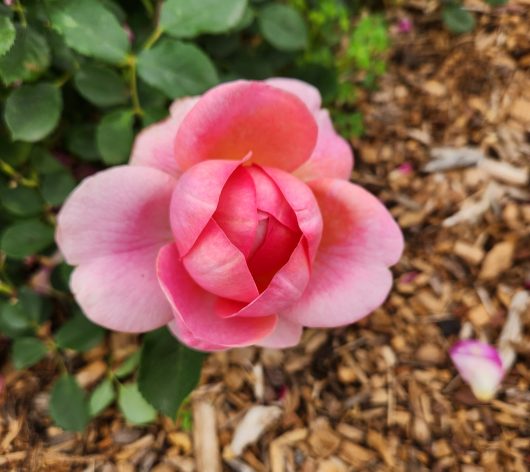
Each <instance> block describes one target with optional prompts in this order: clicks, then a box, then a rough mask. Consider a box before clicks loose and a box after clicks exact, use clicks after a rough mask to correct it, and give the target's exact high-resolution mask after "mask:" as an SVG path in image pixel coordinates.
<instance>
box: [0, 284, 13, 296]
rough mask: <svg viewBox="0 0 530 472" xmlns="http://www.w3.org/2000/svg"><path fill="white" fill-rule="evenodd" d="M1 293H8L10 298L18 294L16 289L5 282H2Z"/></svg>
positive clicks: (0, 285)
mask: <svg viewBox="0 0 530 472" xmlns="http://www.w3.org/2000/svg"><path fill="white" fill-rule="evenodd" d="M0 293H1V294H4V295H7V296H8V297H10V298H11V297H14V296H15V294H16V292H15V289H14V288H13V287H11V285H8V284H6V283H4V282H0Z"/></svg>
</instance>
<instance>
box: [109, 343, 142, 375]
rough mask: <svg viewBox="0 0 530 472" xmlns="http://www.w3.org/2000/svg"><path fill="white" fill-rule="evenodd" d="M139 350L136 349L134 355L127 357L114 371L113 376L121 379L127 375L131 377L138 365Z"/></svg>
mask: <svg viewBox="0 0 530 472" xmlns="http://www.w3.org/2000/svg"><path fill="white" fill-rule="evenodd" d="M141 352H142V351H141V350H140V349H138V351H136V352H135V353H134V354H132V355H131V356H129V357H128V358H127V359H126V360H125V361H124V362H122V364H121V365H120V366H119V367H118V368H117V369H116V370H115V371H114V375H115V376H116V377H117V378H119V379H123V378H124V377H127V376H128V375H131V374H132V373H133V371H134V369H136V367H137V366H138V364H139V363H140V356H141Z"/></svg>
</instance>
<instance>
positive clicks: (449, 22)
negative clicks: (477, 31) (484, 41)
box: [442, 4, 475, 34]
mask: <svg viewBox="0 0 530 472" xmlns="http://www.w3.org/2000/svg"><path fill="white" fill-rule="evenodd" d="M442 20H443V22H444V24H445V26H446V28H447V29H448V30H449V31H451V32H452V33H457V34H460V33H469V32H470V31H473V29H474V28H475V17H474V16H473V15H472V14H471V13H470V12H469V11H468V10H466V9H464V8H463V7H462V6H460V5H457V4H448V5H446V6H445V7H444V8H443V9H442Z"/></svg>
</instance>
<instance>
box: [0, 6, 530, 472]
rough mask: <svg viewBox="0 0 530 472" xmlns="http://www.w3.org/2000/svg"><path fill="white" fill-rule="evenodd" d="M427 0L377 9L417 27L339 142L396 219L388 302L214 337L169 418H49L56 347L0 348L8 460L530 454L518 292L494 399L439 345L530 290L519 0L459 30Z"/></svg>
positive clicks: (525, 464)
mask: <svg viewBox="0 0 530 472" xmlns="http://www.w3.org/2000/svg"><path fill="white" fill-rule="evenodd" d="M436 5H437V4H436V2H432V1H424V0H412V1H406V2H405V3H404V6H402V7H401V8H400V9H399V10H394V11H392V12H391V13H389V21H391V22H394V23H395V22H397V21H398V20H399V19H400V18H403V17H407V18H410V19H412V20H413V23H414V28H413V30H412V31H411V32H410V33H399V32H397V31H395V32H394V46H393V49H392V52H391V55H390V66H389V73H388V74H387V75H386V77H385V78H384V79H383V80H382V82H381V87H380V89H379V90H378V91H377V92H375V93H372V94H366V96H363V97H361V109H362V112H363V114H364V115H365V125H366V135H365V136H364V137H363V138H362V139H360V140H355V141H354V142H353V145H354V148H355V150H356V170H355V172H354V178H353V180H354V181H355V182H358V183H361V184H362V185H364V186H365V187H367V188H368V189H369V190H371V191H373V192H374V193H376V194H377V195H379V196H380V198H382V199H383V200H384V201H385V203H386V204H387V205H388V207H389V208H390V209H391V211H392V213H393V214H394V215H395V217H396V218H397V220H398V221H399V223H400V225H401V226H402V227H403V228H404V231H405V235H406V241H407V248H406V252H405V254H404V256H403V258H402V260H401V262H400V263H399V264H398V265H397V266H396V267H395V268H394V274H395V280H396V283H395V287H394V290H393V292H392V293H391V295H390V296H389V298H388V300H387V302H386V303H385V305H384V306H383V307H382V308H380V309H378V310H376V312H375V313H374V314H373V315H372V316H370V317H368V318H366V319H365V320H363V321H361V322H360V323H358V324H356V325H354V326H349V327H346V328H342V329H335V330H327V331H326V330H308V331H307V332H306V333H305V336H304V339H303V342H302V343H301V345H300V346H299V347H297V348H295V349H290V350H285V351H274V350H266V349H265V350H263V349H255V348H249V349H240V350H234V351H231V352H225V353H219V354H214V355H211V356H210V357H209V359H208V361H207V363H206V365H205V368H204V371H203V376H202V381H201V387H200V388H199V389H198V390H197V391H196V392H195V393H194V395H193V397H192V400H191V402H190V404H189V405H188V406H187V407H186V408H185V409H184V412H183V415H182V417H181V419H180V420H179V421H178V422H177V423H176V424H175V423H174V422H172V421H169V420H167V419H160V420H159V422H158V423H157V424H156V425H151V426H147V427H133V426H129V425H126V424H125V423H124V420H123V418H122V416H121V415H120V413H119V412H118V411H117V410H116V409H114V408H110V409H109V410H108V411H107V412H106V413H105V414H104V415H102V416H101V418H99V419H98V420H96V421H93V422H92V423H91V425H90V426H89V428H88V431H87V432H86V433H85V434H84V435H80V434H73V433H67V432H63V431H62V430H60V429H59V428H57V427H54V426H52V425H51V423H50V421H49V420H48V419H47V417H46V404H47V401H48V393H47V392H48V390H49V383H50V380H51V379H52V377H53V375H54V374H55V370H54V369H55V367H54V366H53V365H47V363H46V362H43V363H41V364H40V365H39V366H38V367H36V368H33V369H32V370H31V371H30V372H23V373H17V372H14V371H13V370H12V369H11V368H10V367H9V366H4V367H3V371H2V373H3V375H4V377H5V378H6V382H7V386H6V389H4V390H5V391H7V395H5V394H4V395H3V397H2V400H1V403H0V405H1V406H0V408H1V410H0V411H1V412H2V417H1V418H0V468H1V469H2V470H31V471H36V470H54V471H62V470H83V471H93V470H98V471H104V472H113V471H119V472H126V471H127V472H128V471H134V470H138V471H150V470H152V471H156V472H170V471H182V472H191V471H196V470H197V471H206V472H217V471H221V470H233V471H236V472H247V471H248V472H250V471H257V472H265V471H269V470H270V471H273V472H280V471H285V472H290V471H301V472H343V471H462V472H481V471H484V472H497V471H498V472H510V471H514V472H525V471H528V470H530V389H529V385H530V312H529V310H526V312H524V313H523V315H522V320H523V331H522V340H521V342H519V343H518V344H517V345H516V346H515V350H516V352H517V354H518V357H517V360H516V363H515V364H514V366H513V368H512V369H511V371H510V373H509V374H508V376H507V377H506V379H505V381H504V382H503V384H502V387H501V389H500V391H499V393H498V395H497V398H496V399H495V400H494V401H492V402H490V403H487V404H482V403H480V402H478V401H477V400H476V399H475V398H474V397H473V395H472V394H471V392H470V390H469V388H468V387H467V386H466V385H465V384H464V383H463V382H462V381H461V379H460V378H459V377H458V376H457V375H456V371H455V368H454V366H453V365H452V364H451V362H450V360H449V358H448V355H447V350H448V347H449V346H450V345H451V344H452V343H453V342H455V341H456V340H457V339H458V337H459V335H460V334H462V333H466V335H469V334H472V335H473V336H476V337H479V338H481V339H487V340H489V341H490V342H495V341H496V339H497V337H498V334H499V332H500V329H501V328H502V325H503V322H504V320H505V318H506V314H507V312H508V309H509V306H510V303H511V299H512V297H513V295H514V294H515V293H517V292H518V291H521V290H525V289H526V290H530V190H529V185H528V173H529V168H530V1H529V0H514V1H512V2H510V3H509V5H507V6H504V7H500V8H496V9H491V8H490V7H487V6H485V4H483V3H482V2H469V3H467V5H468V6H469V7H470V8H471V9H472V10H474V11H475V12H476V13H477V17H478V25H477V29H476V31H475V33H473V34H471V35H464V36H458V37H454V36H451V35H449V34H448V33H447V32H445V31H444V30H443V29H442V28H441V27H440V23H439V20H438V18H439V16H438V15H437V14H436V13H435V12H434V8H435V7H436ZM464 164H465V165H464ZM136 345H137V338H136V337H134V336H126V335H120V334H113V335H111V336H110V339H109V342H108V344H107V346H105V347H99V348H96V349H94V350H92V351H90V352H89V353H87V354H86V355H85V356H84V357H83V358H82V359H77V360H75V362H73V365H78V368H77V369H76V372H77V376H78V380H79V381H80V383H82V384H83V385H84V386H87V387H89V386H90V385H94V384H95V383H96V382H97V381H98V380H99V379H100V378H101V377H102V376H103V375H104V372H105V369H106V364H105V363H104V362H103V360H102V358H103V356H104V355H105V354H107V353H109V352H111V353H112V355H113V358H115V359H117V360H118V361H119V360H120V359H123V358H125V357H126V356H127V355H129V354H130V353H131V352H133V351H134V350H135V349H136ZM191 421H192V422H193V428H190V427H189V424H190V422H191Z"/></svg>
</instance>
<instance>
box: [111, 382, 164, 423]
mask: <svg viewBox="0 0 530 472" xmlns="http://www.w3.org/2000/svg"><path fill="white" fill-rule="evenodd" d="M118 405H119V407H120V410H121V411H122V413H123V416H125V419H126V420H127V421H128V422H129V423H132V424H145V423H150V422H151V421H153V420H154V419H155V418H156V410H155V409H154V408H153V407H152V406H151V405H150V404H149V403H147V402H146V401H145V398H144V397H143V396H142V394H141V393H140V390H138V385H137V384H136V383H129V384H126V385H120V387H119V393H118Z"/></svg>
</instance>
